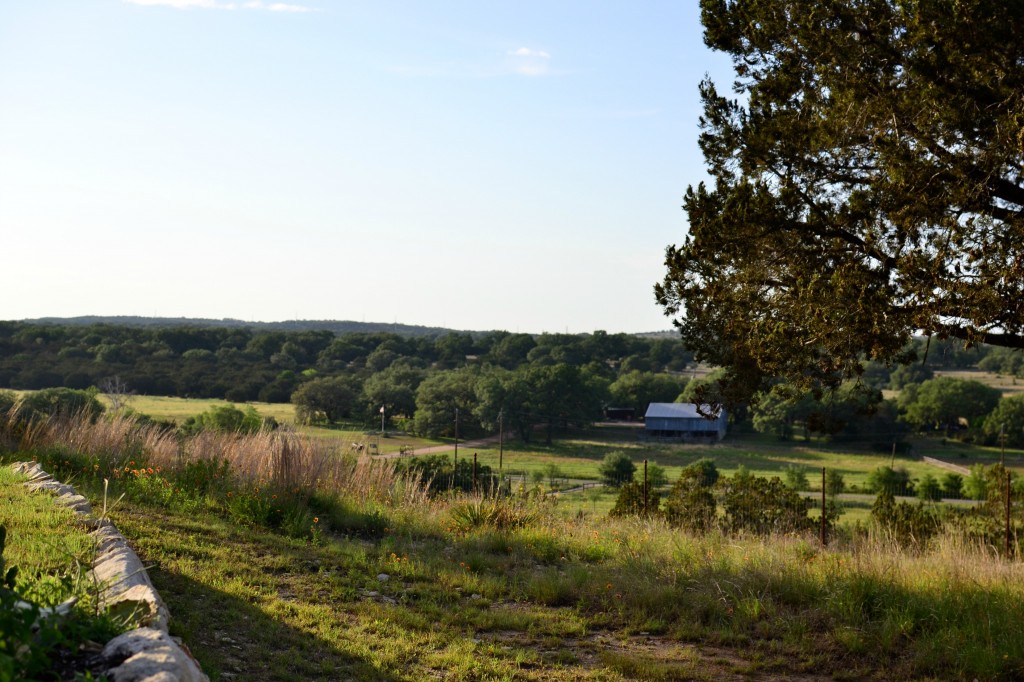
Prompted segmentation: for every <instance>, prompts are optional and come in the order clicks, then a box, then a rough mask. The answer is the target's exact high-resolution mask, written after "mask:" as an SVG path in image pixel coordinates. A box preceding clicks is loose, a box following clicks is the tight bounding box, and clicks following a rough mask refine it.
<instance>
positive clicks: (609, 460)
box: [598, 451, 636, 488]
mask: <svg viewBox="0 0 1024 682" xmlns="http://www.w3.org/2000/svg"><path fill="white" fill-rule="evenodd" d="M598 472H599V473H600V474H601V480H602V481H604V483H605V484H606V485H610V486H612V487H614V488H618V487H620V486H622V485H623V484H625V483H629V482H630V481H632V480H633V476H634V474H635V473H636V465H635V464H633V461H632V460H631V459H630V458H629V455H627V454H626V453H624V452H619V451H616V452H609V453H608V454H607V455H605V458H604V461H602V462H601V465H600V466H599V467H598Z"/></svg>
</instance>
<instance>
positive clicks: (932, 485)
mask: <svg viewBox="0 0 1024 682" xmlns="http://www.w3.org/2000/svg"><path fill="white" fill-rule="evenodd" d="M917 496H918V498H920V499H921V500H923V501H925V502H939V501H941V500H942V486H941V485H939V482H938V480H937V479H936V478H935V477H934V476H932V475H931V474H925V475H924V476H922V477H921V480H920V481H918V483H917Z"/></svg>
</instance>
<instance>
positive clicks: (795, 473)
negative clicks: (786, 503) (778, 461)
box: [782, 464, 811, 490]
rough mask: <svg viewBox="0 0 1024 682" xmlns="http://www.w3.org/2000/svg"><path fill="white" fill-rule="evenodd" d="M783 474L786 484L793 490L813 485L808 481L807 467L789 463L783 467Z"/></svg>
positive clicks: (804, 488)
mask: <svg viewBox="0 0 1024 682" xmlns="http://www.w3.org/2000/svg"><path fill="white" fill-rule="evenodd" d="M782 475H783V476H784V477H785V479H786V485H787V486H788V487H789V488H792V489H793V490H809V489H810V487H811V484H810V483H808V481H807V467H804V466H801V465H799V464H787V465H786V466H784V467H783V468H782Z"/></svg>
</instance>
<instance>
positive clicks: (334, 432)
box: [99, 395, 437, 454]
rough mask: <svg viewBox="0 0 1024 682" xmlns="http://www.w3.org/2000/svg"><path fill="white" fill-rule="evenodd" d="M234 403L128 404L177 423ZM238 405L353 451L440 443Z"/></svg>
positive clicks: (286, 409)
mask: <svg viewBox="0 0 1024 682" xmlns="http://www.w3.org/2000/svg"><path fill="white" fill-rule="evenodd" d="M99 399H100V401H101V402H102V403H104V405H106V406H108V407H109V405H110V400H109V399H108V398H107V397H106V396H104V395H100V396H99ZM232 404H233V403H230V402H228V401H226V400H216V399H205V398H175V397H170V396H150V395H138V396H132V397H131V398H129V400H128V406H129V407H130V408H131V409H133V410H135V411H136V412H140V413H142V414H145V415H148V416H150V417H153V418H154V419H160V420H168V421H173V422H175V423H177V424H180V423H182V422H183V421H185V420H186V419H188V418H189V417H192V416H195V415H197V414H200V413H202V412H205V411H207V410H209V409H210V408H212V407H221V406H225V405H232ZM235 406H236V407H240V408H243V409H244V408H245V407H248V406H252V407H253V408H254V409H255V410H256V412H257V413H259V415H260V416H263V417H273V418H274V419H276V420H277V422H278V423H279V424H285V425H287V426H288V427H289V428H291V429H294V430H295V431H298V432H299V433H302V434H304V435H308V436H312V437H314V438H323V439H328V440H336V441H338V443H339V445H340V447H341V448H342V449H346V450H352V447H351V446H352V444H353V443H361V444H363V445H364V446H369V445H372V446H374V447H375V448H376V450H377V451H378V452H379V453H380V454H389V453H397V452H399V451H400V450H401V449H403V448H405V447H427V446H430V445H436V444H437V443H436V442H435V441H430V440H426V439H423V438H416V437H413V436H409V435H406V434H396V433H394V432H386V435H384V436H381V434H380V432H379V430H376V429H372V430H366V429H364V428H363V427H362V426H360V425H356V424H339V425H336V426H332V427H330V428H328V427H322V426H305V425H296V423H295V406H294V405H292V404H291V403H260V402H252V403H244V404H241V405H235Z"/></svg>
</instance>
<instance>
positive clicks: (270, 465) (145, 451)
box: [0, 409, 427, 506]
mask: <svg viewBox="0 0 1024 682" xmlns="http://www.w3.org/2000/svg"><path fill="white" fill-rule="evenodd" d="M0 440H3V441H6V442H7V443H8V445H10V446H12V447H11V448H10V449H16V450H21V451H23V452H41V451H47V450H62V451H67V452H71V453H74V454H76V455H83V456H85V457H89V458H92V459H94V460H96V461H97V462H98V463H103V464H104V465H106V466H107V467H109V468H110V469H118V468H123V467H125V466H127V465H128V464H129V462H138V463H139V464H141V463H142V462H145V463H146V464H147V465H149V466H152V467H157V466H159V467H162V468H164V469H172V470H173V469H175V468H179V469H180V468H182V467H184V466H185V465H187V464H189V463H193V462H211V463H213V462H227V464H228V466H229V467H230V470H231V472H232V474H233V475H234V476H236V477H237V478H238V479H239V480H240V481H243V482H259V483H261V484H271V485H273V486H277V487H279V488H281V489H284V490H296V489H298V490H304V491H307V492H310V493H313V492H319V493H330V494H336V495H339V496H343V497H346V498H350V499H353V500H359V501H367V500H374V501H378V502H383V503H386V504H392V505H396V506H398V505H404V504H412V503H416V502H423V501H425V500H426V494H427V491H426V486H424V485H422V484H421V481H420V480H419V479H418V477H416V476H412V475H409V474H402V473H398V472H397V471H396V470H395V464H394V462H390V461H386V460H374V459H370V458H369V457H359V458H356V457H352V456H349V455H346V454H344V453H342V452H340V451H339V447H338V444H337V443H335V442H331V441H326V440H323V439H316V438H311V437H309V436H305V435H300V434H296V433H293V432H290V431H287V430H281V431H262V432H259V433H255V434H235V433H219V432H215V431H204V432H200V433H199V434H197V435H195V436H191V437H186V438H181V437H179V436H178V435H177V434H176V433H175V432H173V431H168V430H166V429H163V428H160V427H158V426H154V425H149V424H144V423H140V422H139V421H137V420H136V419H135V418H134V417H132V416H126V415H123V414H113V415H109V416H107V417H105V418H101V419H98V420H96V421H91V420H89V419H88V418H85V417H83V416H74V417H70V418H63V419H49V420H45V421H44V420H34V421H31V422H29V423H27V424H26V423H24V422H23V421H21V420H20V419H19V416H18V412H17V409H12V410H11V411H10V413H9V414H7V415H6V416H5V418H3V419H0Z"/></svg>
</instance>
